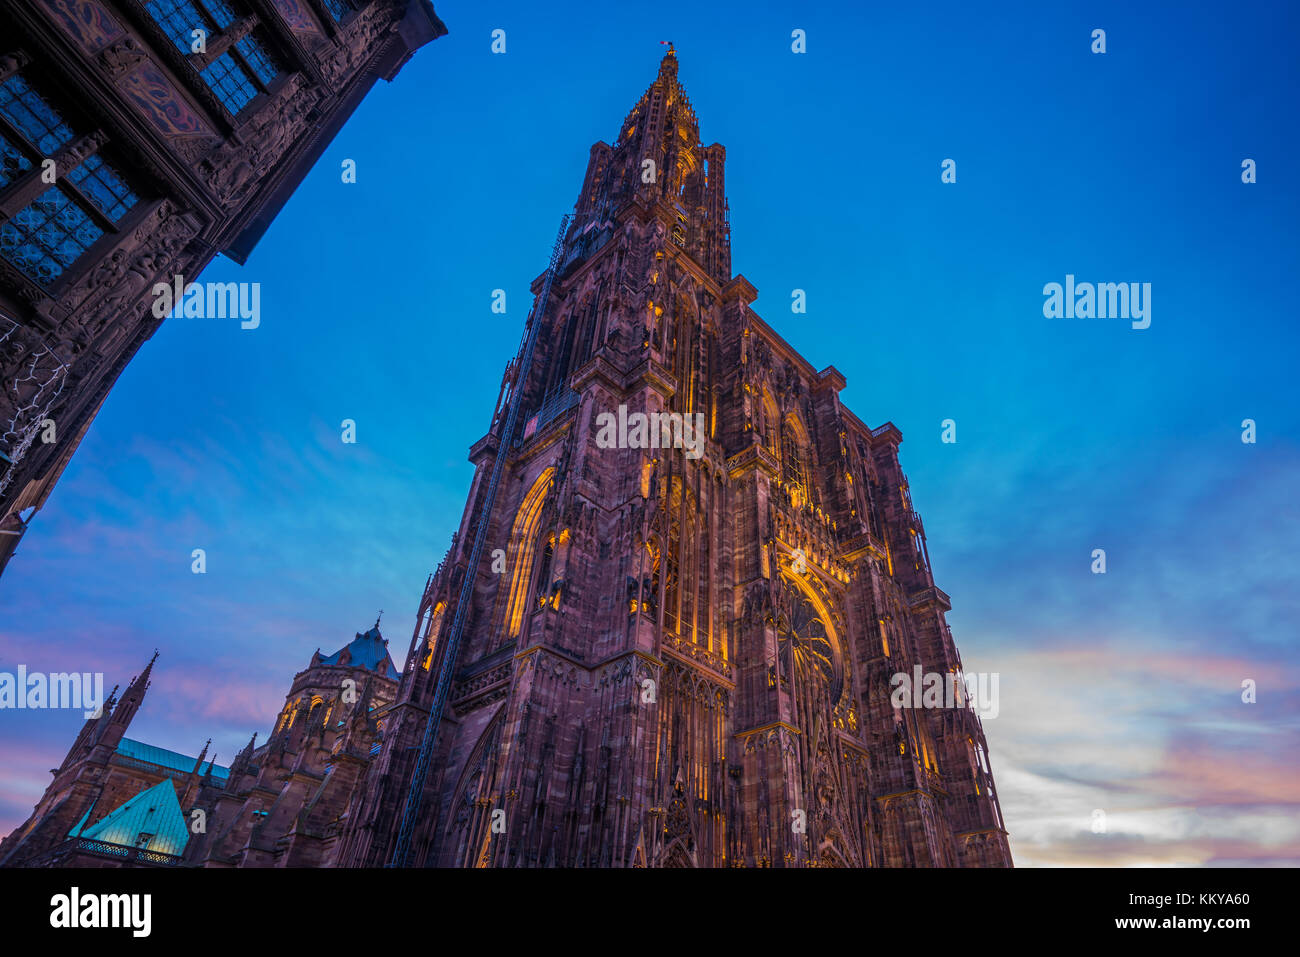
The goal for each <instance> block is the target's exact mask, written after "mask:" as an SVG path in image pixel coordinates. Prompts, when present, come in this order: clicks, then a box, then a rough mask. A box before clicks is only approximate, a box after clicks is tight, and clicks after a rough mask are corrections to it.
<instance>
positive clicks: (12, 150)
mask: <svg viewBox="0 0 1300 957" xmlns="http://www.w3.org/2000/svg"><path fill="white" fill-rule="evenodd" d="M31 168H32V161H31V160H29V159H28V158H27V157H26V156H24V155H23V154H22V151H21V150H19V149H18V147H16V146H14V145H13V144H12V143H10V142H9V141H8V140H7V139H5V138H4V137H3V136H0V187H4V186H8V185H9V184H10V183H12V182H13V181H14V180H16V179H17V178H18V177H19V176H21V175H22V174H23V173H25V172H27V171H28V170H29V169H31Z"/></svg>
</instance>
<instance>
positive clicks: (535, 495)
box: [505, 467, 555, 638]
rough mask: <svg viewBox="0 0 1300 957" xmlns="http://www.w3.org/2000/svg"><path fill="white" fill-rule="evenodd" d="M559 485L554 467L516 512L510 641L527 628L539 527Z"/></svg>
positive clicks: (540, 478)
mask: <svg viewBox="0 0 1300 957" xmlns="http://www.w3.org/2000/svg"><path fill="white" fill-rule="evenodd" d="M554 482H555V469H554V467H551V468H548V469H546V471H544V472H542V474H541V475H539V476H538V477H537V480H536V481H535V482H534V483H533V486H532V488H530V489H529V490H528V494H526V495H525V496H524V500H523V502H522V503H521V504H520V506H519V511H518V512H516V513H515V521H514V525H513V527H512V529H511V533H510V547H509V550H508V553H507V554H508V557H507V560H506V567H507V569H512V571H510V594H509V598H508V599H507V601H506V613H505V631H506V636H507V637H508V638H516V637H518V635H519V633H520V631H521V630H522V629H523V622H524V612H525V610H526V608H527V606H528V599H527V596H528V588H529V584H530V583H531V581H532V579H533V563H534V559H535V558H536V551H537V539H538V527H539V526H540V524H541V519H542V506H543V505H544V504H545V502H546V496H547V495H548V494H549V493H550V490H551V486H552V485H553V484H554Z"/></svg>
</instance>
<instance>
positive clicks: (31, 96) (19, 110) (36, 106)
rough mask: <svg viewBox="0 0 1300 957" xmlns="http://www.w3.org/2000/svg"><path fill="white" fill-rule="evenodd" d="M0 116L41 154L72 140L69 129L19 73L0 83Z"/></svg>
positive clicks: (48, 153) (45, 153) (47, 154)
mask: <svg viewBox="0 0 1300 957" xmlns="http://www.w3.org/2000/svg"><path fill="white" fill-rule="evenodd" d="M0 115H3V116H4V118H5V119H6V120H8V121H9V122H10V123H12V124H13V126H14V129H16V130H17V131H18V133H19V134H21V135H22V136H23V138H25V139H26V140H27V142H29V143H31V144H32V145H33V146H35V147H36V149H37V150H38V151H40V152H41V153H42V154H43V155H45V156H49V155H50V154H52V153H53V152H54V151H55V150H57V149H58V148H59V147H60V146H63V145H65V144H66V143H68V142H70V141H71V140H72V128H71V127H70V126H68V124H67V123H65V122H63V117H62V116H60V115H59V113H58V111H57V110H55V109H54V107H52V106H50V104H49V103H48V102H46V100H45V98H44V97H43V96H41V95H40V94H39V93H37V92H36V91H35V90H33V89H32V87H31V85H30V84H29V83H28V82H27V80H26V79H24V78H23V76H22V74H19V73H15V74H14V75H13V76H11V77H9V78H8V79H7V80H5V81H4V83H0Z"/></svg>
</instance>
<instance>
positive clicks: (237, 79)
mask: <svg viewBox="0 0 1300 957" xmlns="http://www.w3.org/2000/svg"><path fill="white" fill-rule="evenodd" d="M199 76H201V77H203V82H204V83H206V84H207V85H208V86H209V87H211V89H212V92H213V93H215V94H217V98H218V99H219V100H221V102H222V105H224V106H225V108H226V109H227V110H229V111H230V112H231V114H232V115H233V114H236V113H238V112H239V111H240V110H242V109H243V108H244V107H245V106H247V105H248V103H249V101H250V100H252V99H253V97H255V96H257V87H255V86H253V82H252V80H251V78H250V77H249V75H248V74H247V73H246V72H245V71H244V70H243V69H241V68H240V66H239V64H238V63H236V62H235V60H234V58H233V57H232V56H231V55H230V54H229V53H223V54H221V56H219V57H217V58H216V59H215V60H213V61H212V62H211V63H210V64H209V65H208V66H207V67H206V68H205V69H204V70H203V71H202V72H201V73H200V74H199Z"/></svg>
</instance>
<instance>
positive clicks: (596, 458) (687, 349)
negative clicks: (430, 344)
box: [339, 49, 1011, 867]
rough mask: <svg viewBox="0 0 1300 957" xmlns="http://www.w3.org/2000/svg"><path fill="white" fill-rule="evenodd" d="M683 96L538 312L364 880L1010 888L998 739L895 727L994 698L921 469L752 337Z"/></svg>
mask: <svg viewBox="0 0 1300 957" xmlns="http://www.w3.org/2000/svg"><path fill="white" fill-rule="evenodd" d="M677 71H678V62H677V57H676V55H675V53H674V52H673V51H672V50H671V49H670V50H669V52H668V53H667V55H666V56H665V57H664V58H663V61H662V63H661V64H660V67H659V72H658V75H657V76H656V78H655V80H654V82H653V83H652V84H651V86H650V88H649V89H648V90H647V91H646V92H645V94H644V95H643V96H642V97H641V98H640V100H638V101H637V103H636V105H635V106H634V107H633V108H632V110H631V112H630V113H629V114H628V115H627V118H626V119H625V120H624V121H623V124H622V126H621V128H620V130H619V134H618V138H617V140H616V141H615V142H614V143H613V144H612V145H611V144H607V143H603V142H602V143H597V144H596V145H595V146H593V147H592V149H591V155H590V160H589V163H588V167H587V173H586V176H585V178H584V180H583V184H582V191H581V194H580V195H579V197H578V201H577V204H576V206H575V209H574V212H573V214H572V216H571V217H568V218H566V221H565V225H564V228H563V229H562V231H561V235H560V237H559V240H558V241H557V246H556V250H555V252H554V253H553V256H552V261H551V266H550V268H549V269H548V270H547V272H545V273H544V274H543V275H541V276H539V277H538V278H537V279H536V280H535V281H534V283H533V293H534V295H535V297H536V298H535V301H534V304H533V308H532V313H531V315H530V317H529V319H528V324H527V326H526V329H525V333H524V342H523V345H522V346H521V349H520V352H519V354H518V355H517V356H516V358H515V359H514V360H513V361H511V362H510V363H509V365H508V366H507V368H506V371H505V376H504V378H503V381H502V384H501V390H500V393H499V396H498V400H497V404H496V409H495V411H494V414H493V417H492V422H491V426H490V428H489V430H488V432H487V434H486V435H485V436H484V437H483V438H482V439H480V440H479V441H478V442H477V443H476V444H475V445H474V446H473V448H472V449H471V452H470V460H471V461H472V462H473V463H474V464H475V465H476V467H477V472H476V474H475V478H474V480H473V483H472V485H471V488H470V493H469V501H468V504H467V506H466V509H465V512H464V517H463V519H462V521H461V525H460V529H459V531H458V533H457V535H456V536H455V538H454V540H453V543H452V547H451V549H450V551H449V552H448V554H447V556H446V558H445V559H444V561H443V563H442V564H441V565H440V566H439V568H438V570H437V572H436V573H435V574H434V575H433V576H431V578H430V580H429V582H428V584H427V586H426V589H425V592H424V595H423V597H422V600H421V604H420V616H419V624H418V625H417V629H416V632H415V635H414V636H413V639H412V644H411V647H410V651H409V653H408V655H407V658H406V665H405V668H404V670H403V674H402V678H401V683H400V686H399V688H398V692H397V698H396V700H395V702H394V703H393V705H392V706H391V707H390V708H389V709H388V711H387V713H386V715H385V730H384V738H383V744H382V749H381V750H380V753H379V755H378V757H377V759H376V760H375V761H374V762H373V763H372V765H371V768H370V771H369V777H368V780H367V782H366V785H365V786H364V787H363V788H360V789H359V790H358V792H357V795H358V797H357V798H356V801H355V804H354V806H353V807H352V808H351V809H350V812H349V814H348V824H347V830H346V833H345V834H344V836H343V841H342V845H341V856H340V860H339V863H341V864H351V865H371V866H374V865H383V864H399V865H408V866H421V865H424V866H619V867H622V866H650V867H657V866H713V867H720V866H744V867H753V866H772V867H782V866H1009V865H1010V863H1011V858H1010V853H1009V851H1008V846H1007V841H1006V832H1005V829H1004V826H1003V822H1002V818H1001V813H1000V811H999V808H998V801H997V797H996V792H995V790H994V784H993V778H992V774H991V770H990V767H989V763H988V755H987V750H986V747H985V743H984V734H983V730H982V727H981V724H980V720H979V718H978V717H977V716H976V714H975V713H974V712H973V711H972V710H971V709H970V708H967V707H960V706H957V707H947V708H944V707H933V708H929V707H926V708H912V707H897V706H896V702H894V701H891V690H892V685H891V679H892V678H893V676H895V675H897V674H899V673H905V674H907V675H909V676H911V675H913V674H914V671H913V669H914V668H915V667H916V666H920V668H921V671H922V672H923V673H936V674H938V675H941V676H944V677H945V678H946V676H948V675H959V674H960V672H961V659H960V657H959V655H958V653H957V649H956V647H955V645H954V644H953V641H952V636H951V634H950V633H949V630H948V627H947V625H946V623H945V620H944V613H945V612H946V611H947V610H948V608H949V604H948V600H947V596H946V595H945V594H944V593H943V592H942V591H940V590H939V589H938V588H937V587H936V586H935V584H934V581H933V579H932V577H931V573H930V566H929V559H928V556H927V554H926V548H925V531H924V528H923V527H922V525H921V520H920V517H919V516H918V515H917V514H916V512H915V511H914V510H913V508H912V504H911V501H910V498H909V495H908V486H907V479H906V478H905V477H904V475H903V472H902V470H901V468H900V466H899V461H898V445H899V442H900V441H901V439H902V437H901V435H900V433H899V432H898V430H897V429H896V428H894V426H893V425H891V424H885V425H883V426H881V427H879V428H876V429H871V428H868V427H867V426H865V425H864V424H863V423H862V421H861V420H859V419H858V418H857V417H856V416H855V415H853V413H851V412H850V411H849V410H848V409H847V408H845V407H844V406H843V405H842V404H841V403H840V399H839V393H840V391H841V390H842V389H843V388H844V385H845V380H844V377H843V376H842V375H840V373H839V372H837V371H836V370H835V369H834V368H826V369H824V370H822V371H817V370H815V369H814V367H813V366H812V365H810V364H809V363H808V362H807V361H806V360H805V359H804V358H803V357H802V356H800V355H799V354H798V353H797V352H795V351H794V350H793V349H792V348H791V347H790V346H789V345H788V344H787V343H786V342H785V341H784V340H783V339H781V337H780V336H779V335H778V334H777V333H776V332H775V331H774V330H773V329H772V328H771V327H769V326H768V325H767V324H766V323H765V322H764V321H763V320H762V319H761V318H759V316H758V315H757V314H756V313H755V312H754V311H753V310H752V309H751V308H750V304H751V303H752V302H753V301H754V299H755V298H756V296H757V293H756V291H755V289H754V287H753V286H752V285H751V284H750V283H749V282H748V281H747V280H746V279H745V278H744V277H743V276H739V275H737V276H734V277H733V276H732V274H731V247H730V232H729V225H728V211H727V201H726V197H725V193H724V183H725V178H724V177H725V163H726V151H725V150H724V149H723V147H722V146H720V145H718V144H713V145H710V146H706V145H704V144H703V143H702V141H701V139H700V135H699V127H698V123H697V120H696V116H695V112H694V110H693V108H692V106H691V103H690V101H689V100H688V99H687V97H686V95H685V92H684V91H683V88H682V86H681V84H680V83H679V81H678V76H677ZM440 688H441V690H440ZM431 714H432V719H431ZM427 729H432V730H431V733H430V734H429V735H426V730H427ZM422 754H423V755H424V757H425V758H426V759H427V760H426V761H424V762H422V761H421V755H422ZM404 825H405V826H404Z"/></svg>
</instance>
